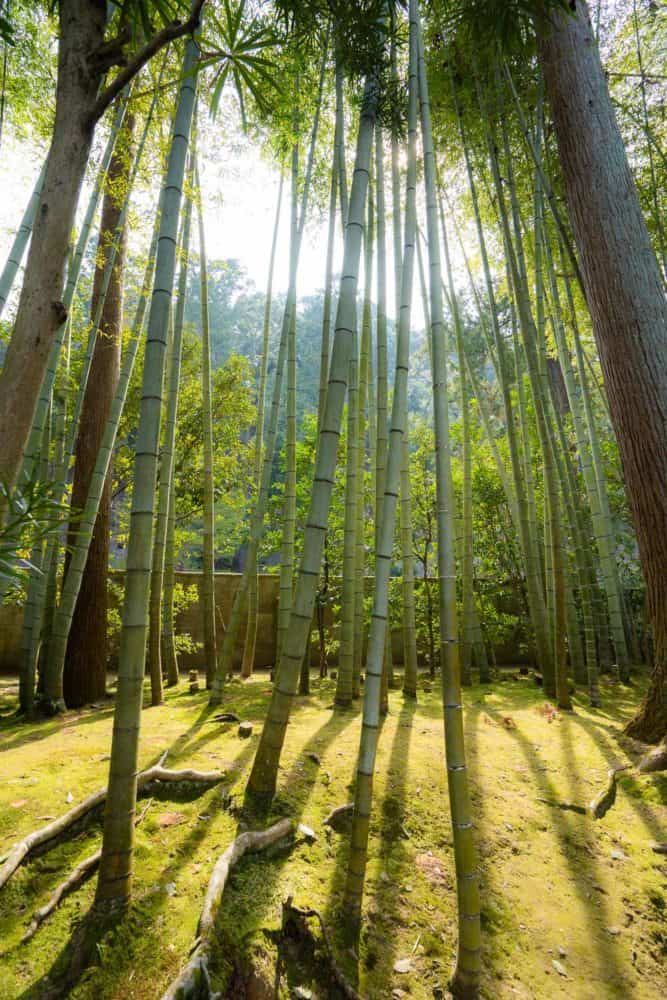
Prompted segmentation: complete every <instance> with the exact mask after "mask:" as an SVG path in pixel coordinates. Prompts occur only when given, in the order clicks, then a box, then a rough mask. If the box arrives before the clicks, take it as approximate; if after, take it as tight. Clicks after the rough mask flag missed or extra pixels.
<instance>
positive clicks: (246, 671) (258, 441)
mask: <svg viewBox="0 0 667 1000" xmlns="http://www.w3.org/2000/svg"><path fill="white" fill-rule="evenodd" d="M283 185H284V174H283V173H282V172H281V174H280V184H279V186H278V202H277V205H276V217H275V221H274V224H273V238H272V240H271V256H270V258H269V275H268V278H267V283H266V298H265V300H264V325H263V328H262V357H261V361H260V372H259V388H258V393H257V426H256V428H255V454H254V464H253V482H254V483H255V490H256V497H257V496H259V491H260V487H261V479H262V454H263V451H262V448H263V444H264V419H265V418H264V410H265V407H266V382H267V375H268V366H269V336H270V333H271V303H272V301H273V272H274V270H275V265H276V250H277V247H278V230H279V226H280V209H281V205H282V198H283ZM325 306H326V299H325ZM253 560H254V561H253V564H252V566H251V567H250V582H249V585H248V623H247V625H246V636H245V645H244V647H243V658H242V661H241V676H242V677H250V676H251V675H252V671H253V667H254V665H255V646H256V643H257V619H258V611H259V577H258V572H259V567H258V560H257V550H256V549H254V550H253Z"/></svg>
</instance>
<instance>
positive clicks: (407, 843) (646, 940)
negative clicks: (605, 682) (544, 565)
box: [0, 675, 667, 1000]
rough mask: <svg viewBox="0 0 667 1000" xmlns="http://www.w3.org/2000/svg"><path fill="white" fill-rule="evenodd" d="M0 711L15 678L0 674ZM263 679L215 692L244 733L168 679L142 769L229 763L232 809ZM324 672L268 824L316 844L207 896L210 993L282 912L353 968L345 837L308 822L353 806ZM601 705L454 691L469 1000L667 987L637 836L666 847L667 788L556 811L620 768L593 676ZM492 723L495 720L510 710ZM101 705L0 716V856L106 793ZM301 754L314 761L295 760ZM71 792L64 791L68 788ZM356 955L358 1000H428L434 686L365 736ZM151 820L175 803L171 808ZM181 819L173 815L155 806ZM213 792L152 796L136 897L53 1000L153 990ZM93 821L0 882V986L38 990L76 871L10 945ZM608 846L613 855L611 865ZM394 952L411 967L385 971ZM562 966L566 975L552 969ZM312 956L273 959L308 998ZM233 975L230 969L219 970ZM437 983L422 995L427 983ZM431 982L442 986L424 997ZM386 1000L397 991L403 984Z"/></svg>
mask: <svg viewBox="0 0 667 1000" xmlns="http://www.w3.org/2000/svg"><path fill="white" fill-rule="evenodd" d="M3 690H4V710H5V711H6V712H7V713H8V712H9V710H10V709H11V708H12V707H13V705H14V698H15V685H13V684H12V683H11V682H9V681H7V682H5V685H4V688H3ZM269 691H270V688H269V683H268V681H267V678H266V675H260V676H258V677H257V678H255V679H254V680H253V681H251V682H249V683H246V684H241V683H240V682H239V681H233V682H232V683H231V684H230V685H229V688H228V696H227V702H226V705H225V708H229V709H234V710H235V711H237V712H238V714H239V715H240V716H241V717H242V718H244V719H247V720H249V721H251V722H253V723H254V724H255V732H254V734H253V736H252V737H251V738H250V739H249V740H245V741H244V740H240V739H239V738H238V736H237V726H236V725H233V724H220V723H216V722H213V721H212V716H213V715H214V714H216V713H215V711H214V710H210V709H209V708H208V706H207V697H206V694H205V692H201V693H199V694H198V695H194V696H191V695H189V694H187V693H185V690H184V685H183V686H182V687H181V688H180V689H179V690H177V691H174V690H172V691H169V692H168V693H167V698H166V702H165V704H164V705H163V706H160V707H158V708H147V709H146V710H145V711H144V713H143V716H142V736H141V759H140V764H141V766H147V765H149V764H150V763H152V762H154V761H155V760H156V759H157V758H158V756H159V755H160V753H161V752H162V751H163V750H165V749H168V750H169V757H168V765H169V766H171V767H182V766H194V767H198V768H201V769H205V770H209V769H213V768H219V769H222V770H224V771H226V772H227V773H228V778H227V780H226V781H225V783H224V786H223V787H224V788H225V789H230V787H231V789H232V791H235V792H236V793H237V794H238V796H239V801H240V799H241V794H242V789H243V785H244V781H245V777H246V776H247V773H248V770H249V767H250V765H251V762H252V757H253V753H254V750H255V747H256V745H257V736H258V733H259V729H260V726H261V721H262V717H263V714H264V711H265V707H266V704H267V700H268V697H269ZM332 693H333V684H332V682H330V681H325V682H322V683H320V682H319V681H317V682H315V683H314V684H313V694H312V695H311V696H310V697H308V698H299V699H297V702H296V705H295V710H294V714H293V720H292V722H291V724H290V727H289V730H288V739H287V743H286V747H285V752H284V756H283V760H282V766H281V771H280V791H279V795H278V797H277V799H276V801H275V803H274V808H273V812H272V816H271V817H269V818H268V819H267V820H266V822H267V823H268V822H270V821H271V819H273V818H276V817H277V816H278V815H284V814H290V815H294V816H298V817H299V819H300V820H301V821H302V822H304V823H306V824H307V825H308V826H311V827H312V828H313V829H314V830H315V831H316V833H317V834H318V839H317V841H316V843H315V844H313V845H312V846H308V845H306V844H300V845H298V846H297V847H295V848H294V849H292V850H290V851H287V852H279V853H277V854H273V855H271V856H262V855H256V856H254V857H251V856H249V857H248V858H247V859H244V861H242V862H241V864H240V865H239V867H238V868H237V869H235V871H234V874H233V876H232V878H231V881H230V883H229V886H228V889H227V891H226V893H225V899H224V905H223V907H222V911H221V916H220V926H219V939H218V945H219V947H218V949H217V952H216V954H215V956H214V969H213V971H214V974H215V977H216V985H217V987H218V988H220V989H223V990H226V991H227V992H226V995H228V996H232V997H237V996H240V994H239V992H238V990H239V987H238V985H237V986H234V985H232V984H233V982H234V979H233V976H234V973H235V967H236V971H238V967H239V965H241V966H243V964H244V958H245V960H246V962H247V963H248V964H249V963H250V957H251V956H252V955H253V954H254V955H255V960H254V965H255V966H257V964H258V959H257V955H259V956H260V960H259V962H260V964H261V960H262V959H264V960H265V961H267V962H268V959H269V958H270V956H271V949H272V947H273V937H272V935H271V931H273V930H276V929H277V928H278V927H279V926H280V921H281V903H282V901H283V900H284V899H285V898H286V897H287V896H288V895H291V896H293V897H294V902H295V904H297V905H301V906H309V907H315V908H317V909H319V910H320V911H321V913H322V914H323V916H324V917H325V920H326V921H327V924H328V925H329V926H330V928H331V930H332V933H333V936H334V941H335V943H336V947H337V949H338V951H339V957H340V959H341V962H342V964H343V965H344V966H345V967H346V970H347V972H348V974H349V975H350V976H351V977H352V975H353V974H354V972H355V970H354V968H353V965H354V960H353V956H352V955H351V954H350V952H349V951H348V948H347V945H345V944H344V942H343V939H342V937H341V935H340V932H341V929H342V928H343V927H344V923H345V921H344V917H343V916H342V915H341V911H340V906H341V898H342V889H343V884H344V878H345V865H346V847H347V841H346V838H345V837H342V836H339V835H338V834H336V833H332V834H331V835H330V836H327V835H326V832H325V829H324V828H323V826H322V821H323V819H324V818H325V817H326V815H327V814H328V813H329V812H330V810H331V809H332V808H333V807H335V806H337V805H341V804H342V803H344V802H347V801H350V799H351V797H352V787H353V785H352V783H353V780H354V771H355V763H356V755H357V747H358V739H359V727H360V714H359V711H358V710H357V709H355V710H353V711H346V712H338V711H337V712H333V711H332V710H331V707H330V706H331V702H332ZM603 697H604V704H605V707H604V708H603V709H602V710H599V711H594V710H591V709H590V708H588V707H587V705H586V704H585V701H584V699H583V698H576V699H575V710H574V712H573V713H572V714H564V713H561V714H559V716H558V717H557V718H556V719H555V720H553V721H551V722H549V721H548V715H546V714H545V713H544V711H543V707H544V697H543V695H542V693H541V692H540V691H539V689H537V688H535V687H534V685H533V683H532V681H530V680H528V679H521V680H505V681H502V682H498V683H497V684H495V685H494V686H492V687H479V686H475V687H473V688H471V689H469V690H467V691H466V693H465V708H466V711H465V729H466V738H467V751H468V762H469V770H470V777H471V785H472V794H473V802H474V807H475V815H476V826H477V842H478V846H479V851H480V855H481V865H482V899H483V930H484V956H483V958H484V982H483V994H484V996H485V997H488V998H494V1000H495V998H505V997H507V998H516V997H519V998H539V1000H551V998H557V997H567V998H576V1000H588V998H590V1000H593V998H595V1000H611V998H619V1000H621V998H623V1000H626V998H630V997H632V998H636V1000H654V998H657V997H663V996H665V994H666V990H667V983H666V981H665V978H664V969H665V960H666V953H667V930H666V926H665V901H666V895H665V875H666V874H667V866H666V865H665V860H664V858H661V857H660V856H659V855H657V854H655V853H654V852H653V851H652V850H651V846H650V844H651V842H652V841H654V840H665V839H667V837H666V834H665V827H666V826H667V824H666V817H667V809H666V802H667V787H666V785H667V782H666V781H665V779H664V778H662V777H660V776H656V775H652V776H651V775H646V776H638V775H637V774H636V772H633V773H632V774H629V775H627V776H623V777H622V778H621V779H620V782H619V793H618V798H617V802H616V804H615V805H614V806H613V808H612V809H611V810H610V812H609V813H608V814H607V815H606V816H605V817H604V819H602V820H600V821H599V822H594V821H593V820H592V819H590V818H589V817H588V816H586V815H581V814H580V813H578V812H576V811H574V810H572V809H567V808H559V804H560V805H561V806H562V805H566V806H567V805H579V806H583V805H585V804H586V803H587V802H588V801H589V800H590V799H591V798H592V797H593V796H594V794H595V793H596V792H597V791H599V790H600V789H601V788H602V787H603V786H604V784H605V782H606V772H607V768H608V767H609V766H611V765H615V764H624V763H628V762H629V760H630V758H629V757H628V754H627V752H626V751H627V750H628V749H631V748H630V747H629V746H628V744H627V743H625V742H624V741H623V739H622V738H619V737H620V731H621V725H622V722H623V719H624V718H626V717H627V716H628V714H629V713H630V712H631V711H632V709H633V706H634V703H635V701H636V699H637V692H636V690H631V689H625V688H614V689H611V688H609V687H605V688H603ZM508 717H509V720H510V721H508ZM111 722H112V705H111V703H110V702H109V703H104V704H103V705H102V706H101V707H99V708H97V709H92V710H86V711H82V712H77V713H68V714H66V715H65V716H63V717H62V718H57V719H52V720H49V721H45V722H39V723H18V722H17V721H16V720H15V719H13V718H11V717H9V715H5V717H4V718H3V719H2V720H1V721H0V751H2V756H1V758H0V759H1V761H2V764H1V768H0V770H1V773H2V781H1V782H0V854H4V853H5V852H6V850H7V849H8V848H9V847H10V846H11V844H12V843H13V842H14V841H15V840H17V839H18V838H20V837H21V836H23V835H25V834H26V833H28V832H29V831H30V830H32V829H34V828H35V827H38V826H41V825H43V823H44V822H46V817H55V816H56V815H59V814H60V813H62V812H64V811H65V810H66V809H67V808H68V802H70V801H74V802H78V801H79V800H80V799H82V798H84V797H85V796H86V795H87V794H89V793H90V792H92V791H94V790H95V789H97V788H98V787H100V786H101V785H103V784H104V782H105V781H106V776H107V768H108V763H107V757H106V755H107V754H108V752H109V744H110V735H111ZM308 751H313V752H314V753H315V754H317V755H318V756H319V758H320V764H319V765H318V764H317V762H316V761H314V760H311V759H310V758H309V757H308V756H307V752H308ZM70 797H71V798H70ZM374 801H375V808H374V816H373V822H372V827H371V843H370V858H369V867H368V878H367V885H366V896H365V922H364V931H363V934H362V938H361V942H360V949H359V951H360V953H359V962H358V966H357V970H356V972H357V974H358V977H359V978H358V983H359V987H358V988H359V990H360V992H361V993H362V995H363V996H364V997H367V998H369V1000H384V998H391V997H392V996H395V997H401V996H405V997H411V998H415V1000H419V998H432V997H433V996H434V995H435V996H438V995H445V993H444V991H445V990H446V986H447V980H448V977H449V974H450V972H451V970H452V967H453V961H454V949H455V943H456V933H455V930H456V928H455V893H454V872H453V861H452V849H451V831H450V823H449V818H448V806H447V795H446V775H445V770H444V767H443V734H442V720H441V708H440V702H439V692H438V690H437V685H435V686H434V690H433V692H424V691H421V690H420V692H419V698H418V701H417V702H416V703H414V702H410V701H405V700H404V699H403V697H402V695H401V694H400V692H393V693H392V694H391V697H390V714H389V716H388V717H387V718H386V720H385V722H384V724H383V728H382V734H381V740H380V748H379V755H378V768H377V779H376V782H375V800H374ZM168 814H172V815H171V816H169V815H168ZM173 814H178V815H173ZM237 825H238V820H237V818H235V816H234V815H233V813H232V812H230V811H229V810H228V809H226V808H225V807H224V805H223V799H222V793H221V788H220V787H217V788H214V789H211V790H209V791H207V792H206V793H205V794H203V795H202V796H200V797H197V798H191V799H190V800H189V801H182V800H174V797H173V792H169V791H167V792H166V795H165V797H164V798H162V799H161V800H160V801H157V800H155V801H154V803H153V805H152V807H151V809H150V811H149V812H148V814H147V816H146V818H145V819H144V821H143V823H142V824H141V826H140V827H139V828H138V829H137V833H136V863H135V873H136V874H135V883H134V904H133V907H132V910H131V913H130V914H129V916H128V919H127V920H126V921H125V923H124V924H123V925H122V926H121V927H120V928H119V929H117V930H116V931H115V932H114V933H113V934H112V935H111V936H110V938H108V939H107V940H105V941H104V942H101V943H100V947H99V957H100V963H101V964H100V965H99V966H97V967H95V968H93V969H91V970H90V971H89V972H88V973H87V974H86V976H85V978H84V979H83V980H82V981H81V982H80V984H79V986H78V987H77V988H76V989H75V991H74V992H73V994H72V996H74V997H76V998H79V1000H81V998H89V997H91V998H92V997H94V998H95V1000H110V998H121V997H122V998H142V1000H143V998H146V1000H148V998H150V1000H153V998H157V997H159V996H160V995H161V993H162V991H163V989H164V988H165V987H166V985H167V983H168V982H169V981H170V980H171V979H172V978H173V977H174V976H175V975H176V973H177V971H178V969H179V967H180V966H181V964H182V963H183V961H184V959H185V958H186V956H187V954H188V951H189V948H190V945H191V943H192V940H193V937H194V933H195V927H196V924H197V918H198V915H199V911H200V908H201V903H202V898H203V893H204V890H205V887H206V884H207V882H208V878H209V875H210V872H211V868H212V865H213V863H214V861H215V859H216V858H217V857H218V855H219V854H220V853H221V852H222V851H223V850H224V848H225V847H226V846H227V845H228V844H229V842H230V841H231V840H232V838H233V837H234V836H235V835H236V833H237ZM99 841H100V831H99V824H93V825H92V826H90V827H89V828H88V829H87V830H86V831H85V832H84V833H82V834H80V835H79V836H78V837H77V838H76V839H74V840H73V841H70V842H67V843H64V844H62V845H60V846H58V847H57V848H55V849H54V850H52V851H50V852H49V853H47V854H44V855H42V856H40V857H37V858H35V859H34V860H33V861H32V862H31V863H29V864H27V865H25V866H24V867H22V868H21V869H19V871H18V872H17V873H16V874H15V876H14V877H13V878H12V880H11V881H10V882H9V884H8V885H7V886H6V887H5V889H4V890H3V891H2V892H0V997H2V1000H12V998H17V997H28V996H31V995H35V994H34V992H32V991H31V986H32V985H33V984H35V983H36V982H37V981H38V980H39V978H40V977H41V976H43V975H44V974H45V973H48V971H49V969H50V968H51V967H52V966H53V964H54V962H56V961H57V959H58V956H59V954H60V953H61V952H62V949H63V947H64V945H65V943H66V942H67V940H68V938H69V935H70V933H71V930H72V927H73V924H74V922H75V921H76V919H77V918H78V917H80V916H81V915H82V914H83V913H84V912H85V911H86V910H87V908H88V906H89V904H90V902H91V899H92V894H93V889H94V880H93V881H91V882H89V883H88V884H87V885H86V886H85V887H84V888H82V889H81V890H80V891H79V892H77V893H76V894H75V895H73V896H70V897H69V899H68V900H67V901H66V902H65V903H64V904H63V905H62V906H61V908H60V909H59V911H57V913H56V914H55V915H54V916H53V917H52V918H51V919H50V920H49V921H48V922H47V923H46V924H45V925H44V926H43V927H42V928H41V929H40V931H38V933H37V934H36V936H35V937H34V938H33V940H32V941H31V942H30V943H29V944H27V945H21V943H20V941H21V937H22V935H23V932H24V930H25V927H26V925H27V924H28V923H29V919H30V916H31V914H32V912H33V911H34V910H35V909H36V908H37V907H39V906H41V905H43V903H44V902H45V901H46V899H47V898H48V896H49V895H50V892H51V891H52V890H53V889H54V888H55V886H56V885H57V884H58V883H59V882H60V881H61V880H62V878H63V877H64V875H65V873H66V872H67V871H69V870H71V868H72V867H73V866H74V865H75V864H76V863H77V862H78V861H79V860H81V859H82V858H84V857H86V856H87V855H88V854H90V853H92V852H93V851H94V850H95V849H96V847H97V846H98V845H99ZM612 852H613V855H612ZM401 958H411V964H412V971H410V972H408V973H407V974H399V973H396V972H394V971H393V970H394V964H395V962H396V961H397V960H398V959H401ZM554 960H556V962H558V963H560V965H561V967H562V971H564V972H565V973H566V975H565V976H562V975H560V974H559V972H558V970H557V969H556V967H555V966H554V965H553V961H554ZM316 972H317V969H316V967H315V968H313V965H312V963H310V964H309V963H306V962H304V963H303V964H302V965H301V966H299V965H298V964H297V965H295V964H294V963H291V962H290V961H288V962H287V970H286V977H287V978H286V979H285V978H283V986H282V988H281V994H280V995H281V996H288V995H289V990H288V986H287V982H288V981H289V982H291V985H292V986H294V985H296V983H297V982H299V983H300V984H301V985H302V986H306V987H308V988H311V989H312V990H313V995H314V996H320V997H323V996H325V995H326V994H325V993H324V992H322V988H321V986H320V987H318V984H317V982H315V981H314V980H311V979H309V977H310V976H311V975H313V974H316ZM236 982H237V983H238V979H237V980H236ZM434 990H435V993H434ZM439 990H441V991H443V992H442V993H440V994H439ZM399 991H403V992H402V993H401V992H399Z"/></svg>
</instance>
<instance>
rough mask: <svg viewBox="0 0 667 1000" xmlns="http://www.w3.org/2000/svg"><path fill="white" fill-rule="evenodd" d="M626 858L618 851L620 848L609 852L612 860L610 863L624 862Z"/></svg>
mask: <svg viewBox="0 0 667 1000" xmlns="http://www.w3.org/2000/svg"><path fill="white" fill-rule="evenodd" d="M626 856H627V855H625V854H624V853H623V851H622V850H621V849H620V847H618V848H615V849H614V850H613V851H612V852H611V859H612V861H625V858H626Z"/></svg>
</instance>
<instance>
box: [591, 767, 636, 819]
mask: <svg viewBox="0 0 667 1000" xmlns="http://www.w3.org/2000/svg"><path fill="white" fill-rule="evenodd" d="M627 770H628V768H627V767H612V768H611V769H610V770H609V771H607V777H608V779H609V780H608V782H607V787H606V788H603V789H602V791H601V792H599V794H598V795H596V796H595V798H594V799H591V801H590V802H589V803H588V812H589V813H590V815H591V816H592V817H593V819H602V817H603V816H604V815H605V814H606V813H608V812H609V810H610V809H611V807H612V806H613V804H614V802H615V801H616V775H617V774H619V772H620V771H627Z"/></svg>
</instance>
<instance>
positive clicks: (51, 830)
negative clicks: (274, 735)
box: [0, 753, 224, 889]
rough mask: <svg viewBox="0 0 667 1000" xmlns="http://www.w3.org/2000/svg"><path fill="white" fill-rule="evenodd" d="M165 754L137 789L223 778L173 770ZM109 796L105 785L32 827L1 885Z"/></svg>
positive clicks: (1, 871) (0, 872)
mask: <svg viewBox="0 0 667 1000" xmlns="http://www.w3.org/2000/svg"><path fill="white" fill-rule="evenodd" d="M166 756H167V755H166V753H164V754H163V755H162V757H161V758H160V760H159V761H158V763H157V764H154V765H153V767H149V768H147V769H146V770H145V771H141V772H140V774H139V775H138V776H137V791H138V792H140V791H142V790H145V789H146V787H147V785H149V784H150V783H151V782H170V783H175V782H181V783H184V784H185V783H189V784H202V785H215V784H217V783H218V782H220V781H222V779H223V778H224V775H223V774H222V772H221V771H193V770H191V769H190V768H187V769H186V770H184V771H171V770H169V769H167V768H165V767H162V764H163V762H164V759H165V757H166ZM106 797H107V790H106V788H100V789H99V791H97V792H93V794H92V795H89V796H88V798H87V799H84V800H83V802H80V803H79V804H78V805H76V806H74V807H73V808H72V809H70V810H69V812H66V813H64V814H63V815H62V816H59V817H58V819H55V820H53V822H52V823H47V825H46V826H43V827H41V828H40V829H39V830H33V831H32V833H29V834H28V835H27V837H25V838H24V839H23V840H20V841H18V843H16V844H14V846H13V847H12V849H11V850H10V852H9V854H8V855H7V857H6V858H5V861H4V864H3V865H2V867H1V868H0V889H2V887H3V886H4V885H5V883H6V882H8V881H9V879H10V878H11V877H12V875H13V874H14V872H15V871H16V869H17V868H19V867H20V865H22V864H23V862H24V861H25V859H26V858H27V857H29V856H30V855H31V854H33V853H34V852H35V851H36V850H37V849H38V848H42V847H44V846H45V845H48V847H49V848H50V847H52V846H53V845H54V844H55V843H56V842H57V841H58V840H59V839H60V837H62V836H63V834H64V833H66V832H67V831H68V830H69V829H70V828H71V827H72V826H74V824H75V823H78V822H79V821H81V820H83V819H85V818H86V817H87V816H88V815H89V814H90V813H91V812H92V811H93V810H95V809H97V808H99V806H101V805H103V804H104V802H105V800H106Z"/></svg>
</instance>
